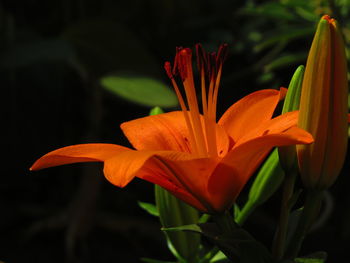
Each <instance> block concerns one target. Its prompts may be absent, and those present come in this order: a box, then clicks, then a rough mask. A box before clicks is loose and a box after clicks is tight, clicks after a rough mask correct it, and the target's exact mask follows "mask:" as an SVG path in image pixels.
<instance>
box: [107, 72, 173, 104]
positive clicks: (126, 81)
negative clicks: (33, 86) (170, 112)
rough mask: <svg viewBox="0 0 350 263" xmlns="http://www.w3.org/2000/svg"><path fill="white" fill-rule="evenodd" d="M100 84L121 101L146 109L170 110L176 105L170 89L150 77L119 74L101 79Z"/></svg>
mask: <svg viewBox="0 0 350 263" xmlns="http://www.w3.org/2000/svg"><path fill="white" fill-rule="evenodd" d="M101 84H102V86H103V87H104V88H105V89H106V90H108V91H110V92H112V93H113V94H115V95H117V96H119V97H121V98H123V99H126V100H128V101H131V102H134V103H137V104H140V105H144V106H148V107H155V106H159V107H163V108H171V107H175V106H177V103H178V102H177V98H176V95H175V93H174V92H173V91H172V90H171V89H169V88H168V87H167V86H166V85H165V84H163V83H162V82H160V81H158V80H156V79H153V78H150V77H145V76H136V75H131V74H119V75H115V76H106V77H103V78H102V79H101Z"/></svg>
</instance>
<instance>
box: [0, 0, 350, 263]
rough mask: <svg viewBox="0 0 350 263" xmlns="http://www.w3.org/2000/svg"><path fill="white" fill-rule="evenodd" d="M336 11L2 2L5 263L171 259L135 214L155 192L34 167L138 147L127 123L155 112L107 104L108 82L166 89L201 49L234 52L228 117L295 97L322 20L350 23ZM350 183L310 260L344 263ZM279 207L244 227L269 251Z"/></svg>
mask: <svg viewBox="0 0 350 263" xmlns="http://www.w3.org/2000/svg"><path fill="white" fill-rule="evenodd" d="M282 2H290V3H292V4H288V5H287V6H286V4H282ZM304 2H308V1H304ZM311 2H312V3H315V2H320V3H321V2H322V1H310V3H311ZM326 2H327V1H326ZM332 2H334V1H328V2H327V3H326V4H319V6H317V4H310V5H309V4H305V3H302V2H300V1H281V3H280V2H279V1H232V0H217V1H214V0H204V1H203V0H193V1H187V0H166V1H165V0H163V1H162V0H150V1H142V0H128V1H112V0H100V1H95V0H85V1H84V0H72V1H69V0H61V1H59V0H56V1H44V0H27V1H20V0H12V1H11V0H8V1H0V41H1V42H0V87H1V103H0V111H1V123H2V125H1V128H0V130H1V133H0V135H1V149H2V151H3V154H2V156H3V158H2V169H1V171H2V173H1V177H0V178H1V179H0V261H1V260H3V261H4V262H7V263H10V262H14V263H16V262H37V263H40V262H53V263H54V262H101V263H103V262H139V258H140V257H152V258H157V259H163V260H172V259H173V258H172V256H171V254H170V253H169V252H168V251H167V248H166V245H165V242H164V238H163V234H162V233H161V231H160V230H159V228H160V225H159V223H158V219H157V218H155V217H152V216H150V215H148V214H147V213H146V212H145V211H143V210H142V209H141V208H139V207H138V205H137V201H139V200H141V201H146V202H153V185H151V184H149V183H146V182H142V181H140V180H137V179H136V180H134V181H133V182H132V183H131V184H130V185H128V186H127V187H126V188H125V189H118V188H116V187H114V186H112V185H111V184H109V183H108V182H107V181H106V180H105V179H104V177H103V175H102V173H101V169H100V168H101V166H100V165H98V164H97V165H96V164H81V165H70V166H65V167H57V168H52V169H47V170H43V171H39V172H29V170H28V169H29V167H30V166H31V165H32V163H33V162H34V161H35V160H36V159H37V158H39V157H40V156H41V155H43V154H45V153H47V152H48V151H51V150H53V149H56V148H59V147H63V146H66V145H72V144H78V143H87V142H108V143H116V144H122V145H128V142H127V141H126V140H125V138H124V137H123V135H122V133H121V131H120V129H119V125H120V123H122V122H123V121H126V120H131V119H134V118H137V117H142V116H145V115H147V114H148V113H149V110H150V108H148V107H145V106H142V105H136V104H134V103H132V102H129V101H126V100H123V99H121V98H119V97H117V96H116V95H115V94H112V93H110V92H107V91H105V90H104V89H103V88H102V87H101V85H100V82H99V79H100V78H101V77H103V76H105V75H108V74H110V73H112V72H119V71H128V72H133V73H140V74H143V75H147V76H150V77H153V78H156V79H158V80H161V81H164V83H167V84H168V85H169V87H170V83H169V81H168V80H167V78H166V74H165V73H164V70H163V64H164V61H166V60H170V61H172V60H173V56H174V54H175V47H176V46H189V47H193V46H194V45H195V44H196V43H198V42H200V43H202V44H203V45H204V46H205V47H206V49H207V50H209V51H214V50H216V49H217V47H218V45H220V44H221V43H228V44H229V46H230V49H229V50H230V51H229V56H228V58H227V61H226V64H225V67H224V73H223V81H222V88H221V90H220V95H219V102H220V103H219V109H218V111H219V114H218V115H220V113H222V112H223V111H224V110H225V109H226V108H227V107H228V106H229V105H231V104H232V103H233V102H234V101H236V100H237V99H239V98H241V97H242V96H244V95H246V94H248V93H250V92H252V91H255V90H259V89H262V88H278V87H279V86H287V85H288V83H289V79H290V77H291V75H292V73H293V71H294V70H295V69H296V67H297V66H298V65H299V64H303V63H305V59H306V55H307V51H308V49H309V46H310V44H311V40H312V31H313V30H314V28H315V25H316V23H317V21H318V18H319V17H320V15H322V14H323V13H324V12H329V13H331V14H338V15H339V21H340V22H341V23H342V25H346V23H347V22H348V17H347V13H345V11H344V12H340V11H341V10H344V9H340V7H339V6H334V5H333V6H332V5H331V4H330V3H332ZM293 3H294V4H293ZM298 4H300V6H298ZM333 4H334V3H333ZM298 7H299V8H304V9H305V10H308V12H310V14H311V15H309V16H308V15H305V14H304V15H303V13H300V12H299V11H298V10H299V9H298ZM342 8H343V7H342ZM312 15H313V16H312ZM314 18H315V19H314ZM293 34H294V35H293ZM167 110H171V109H167ZM348 175H349V162H348V161H347V162H346V164H345V168H344V171H343V173H342V174H341V175H340V177H339V179H338V181H337V182H336V183H335V185H334V186H332V188H331V189H330V191H329V192H328V194H327V199H326V200H328V201H327V202H326V208H327V209H326V212H324V213H323V214H322V216H323V217H322V220H321V221H319V224H318V227H316V229H315V230H314V231H313V232H312V233H311V234H310V236H308V238H307V239H306V242H305V246H304V249H303V253H310V252H315V251H318V250H325V251H327V252H328V253H329V261H328V262H345V261H342V260H341V258H342V257H343V256H346V255H347V254H348V249H350V245H349V242H350V226H349V221H350V209H349V207H350V195H349V193H348V192H349V191H348V188H349V186H350V179H349V176H348ZM245 195H246V191H244V192H243V193H242V195H241V197H240V199H239V200H238V202H243V201H244V198H245ZM279 200H280V193H276V195H275V196H274V197H273V198H272V199H271V200H270V201H269V202H268V203H267V204H265V205H264V206H263V207H262V208H260V209H258V210H257V211H256V212H255V213H254V214H253V215H252V217H251V218H250V220H249V221H248V222H247V225H246V228H247V229H248V230H249V231H250V232H251V233H252V234H253V235H254V236H256V237H257V238H258V239H260V240H262V241H264V242H265V244H270V243H271V239H272V238H273V233H274V228H275V223H276V218H277V217H276V216H277V214H278V207H279Z"/></svg>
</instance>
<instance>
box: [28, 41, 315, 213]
mask: <svg viewBox="0 0 350 263" xmlns="http://www.w3.org/2000/svg"><path fill="white" fill-rule="evenodd" d="M226 50H227V45H222V46H221V47H220V48H219V50H218V52H217V53H211V54H208V53H206V52H204V50H203V48H202V47H201V45H197V46H196V51H197V62H198V63H197V64H198V68H199V73H200V83H201V94H202V98H201V101H202V107H201V108H202V113H200V112H201V111H200V107H199V105H198V99H197V95H196V89H195V84H194V76H193V69H192V51H191V50H190V49H189V48H178V49H177V53H176V56H175V63H174V66H173V67H171V64H170V63H169V62H166V63H165V69H166V72H167V74H168V76H169V77H170V79H171V81H172V84H173V86H174V89H175V92H176V94H177V97H178V100H179V103H180V106H181V111H174V112H169V113H164V114H158V115H153V116H148V117H144V118H139V119H135V120H132V121H129V122H125V123H122V124H121V129H122V130H123V132H124V134H125V135H126V137H127V138H128V140H129V141H130V143H131V144H132V145H133V147H134V148H135V149H136V150H134V149H129V148H126V147H123V146H120V145H114V144H101V143H97V144H80V145H73V146H68V147H64V148H61V149H58V150H55V151H52V152H50V153H48V154H46V155H44V156H43V157H41V158H40V159H38V160H37V161H36V162H35V163H34V164H33V166H32V167H31V170H38V169H42V168H47V167H52V166H57V165H63V164H70V163H78V162H103V163H104V175H105V177H106V178H107V179H108V180H109V181H110V182H111V183H112V184H114V185H116V186H119V187H124V186H126V185H127V184H128V183H129V182H130V181H131V180H133V179H134V178H135V177H137V178H140V179H143V180H146V181H149V182H151V183H154V184H158V185H160V186H161V187H163V188H165V189H166V190H168V191H169V192H171V193H172V194H173V195H175V196H176V197H178V198H179V199H181V200H183V201H184V202H186V203H188V204H190V205H192V206H193V207H195V208H197V209H198V210H200V211H202V212H206V213H211V214H213V213H221V212H224V211H225V210H227V209H229V208H230V207H231V205H232V204H233V203H234V201H235V199H236V198H237V196H238V194H239V193H240V191H241V190H242V188H243V186H244V185H245V184H246V182H247V181H248V179H249V178H250V177H251V175H252V174H253V173H254V171H255V170H256V168H257V167H258V166H259V165H260V163H261V162H262V161H263V160H264V158H265V157H266V155H267V154H268V153H269V151H270V150H271V149H272V147H274V146H283V145H292V144H304V143H311V142H313V138H312V136H311V135H310V134H309V133H307V132H306V131H304V130H302V129H300V128H298V127H296V124H297V118H298V112H291V113H286V114H283V115H281V116H278V117H276V118H273V119H272V115H273V112H274V110H275V108H276V106H277V104H278V102H279V101H280V100H281V99H282V98H283V97H284V95H285V92H286V90H285V89H284V88H282V89H281V90H279V91H278V90H272V89H268V90H261V91H257V92H254V93H252V94H250V95H248V96H246V97H244V98H243V99H241V100H239V101H238V102H237V103H235V104H233V105H232V106H231V107H230V108H229V109H228V110H227V111H226V112H225V113H224V114H223V116H222V117H221V118H220V120H219V121H218V122H217V121H216V105H217V96H218V89H219V84H220V79H221V73H222V65H223V61H224V58H225V56H226ZM177 76H179V77H180V78H181V80H182V84H183V90H181V89H180V88H179V86H178V85H177V82H176V80H175V77H177Z"/></svg>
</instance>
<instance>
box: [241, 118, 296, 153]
mask: <svg viewBox="0 0 350 263" xmlns="http://www.w3.org/2000/svg"><path fill="white" fill-rule="evenodd" d="M298 116H299V111H291V112H287V113H285V114H282V115H279V116H277V117H276V118H273V119H271V120H267V121H265V122H264V123H261V124H260V125H258V126H257V127H256V128H255V129H253V130H252V131H250V132H247V134H246V135H245V136H243V137H241V138H240V140H238V141H237V142H236V144H235V146H234V147H237V146H238V145H240V144H242V143H244V142H247V141H249V140H252V139H254V138H256V137H260V136H265V135H267V134H273V133H281V132H283V131H285V130H287V129H289V128H291V127H293V126H296V125H297V122H298Z"/></svg>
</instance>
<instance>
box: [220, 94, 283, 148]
mask: <svg viewBox="0 0 350 263" xmlns="http://www.w3.org/2000/svg"><path fill="white" fill-rule="evenodd" d="M285 93H286V89H284V88H282V89H281V90H280V91H278V90H272V89H268V90H260V91H256V92H254V93H251V94H249V95H248V96H246V97H244V98H243V99H241V100H239V101H238V102H236V103H235V104H233V105H232V106H231V107H230V108H229V109H228V110H227V111H226V112H225V113H224V114H223V115H222V117H221V119H220V120H219V124H220V125H222V126H223V127H224V128H225V130H226V132H227V133H228V134H229V135H230V137H232V139H233V140H234V141H235V142H236V141H237V140H239V139H240V138H241V137H243V136H245V135H246V134H247V133H248V132H250V131H251V130H253V129H255V128H256V127H257V126H258V125H259V124H261V123H263V122H265V121H267V120H269V119H271V117H272V114H273V112H274V111H275V108H276V106H277V104H278V102H279V101H280V100H281V99H282V98H284V96H285Z"/></svg>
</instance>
